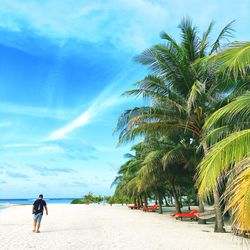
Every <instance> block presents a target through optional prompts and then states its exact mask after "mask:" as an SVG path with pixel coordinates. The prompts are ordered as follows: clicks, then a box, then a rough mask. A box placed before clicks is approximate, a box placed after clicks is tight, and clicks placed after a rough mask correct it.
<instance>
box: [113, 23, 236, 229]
mask: <svg viewBox="0 0 250 250" xmlns="http://www.w3.org/2000/svg"><path fill="white" fill-rule="evenodd" d="M231 25H232V22H231V23H229V24H228V25H227V26H226V27H225V28H223V29H222V31H221V33H220V34H219V36H218V38H217V39H216V40H215V42H214V43H212V44H210V43H209V39H208V38H209V35H210V33H211V31H212V28H213V23H211V24H210V25H209V27H208V29H207V31H206V32H205V33H204V34H203V35H202V37H201V38H200V37H199V35H198V32H197V28H196V27H194V26H193V25H192V23H191V21H190V20H189V19H183V20H182V22H181V24H180V26H179V28H180V29H181V42H180V44H178V43H177V42H176V41H175V40H174V39H173V38H172V37H171V36H170V35H168V34H166V33H162V35H161V38H162V39H163V40H164V41H165V44H162V45H156V46H153V47H152V48H150V49H148V50H146V51H145V52H143V53H142V54H141V55H140V56H138V57H137V58H136V60H137V61H138V62H140V63H141V64H144V65H147V66H148V67H149V69H150V70H151V72H152V74H150V75H148V76H146V77H145V78H144V79H143V80H141V81H139V82H137V83H136V86H137V88H136V89H134V90H131V91H128V92H126V94H127V95H141V96H143V97H144V98H149V99H150V100H151V105H150V106H144V107H140V108H134V109H132V110H128V111H125V112H124V113H123V114H122V115H121V117H120V119H119V121H118V125H117V128H116V130H118V131H120V142H126V141H130V140H133V139H134V138H135V137H136V136H142V135H149V134H158V135H159V134H160V135H167V136H171V135H172V134H176V133H178V134H181V135H182V136H183V138H184V137H186V136H189V139H190V140H192V141H193V144H194V145H196V146H197V145H198V144H202V148H203V154H204V155H206V154H207V152H208V145H207V143H206V141H203V140H202V138H203V137H204V136H205V135H204V131H203V130H202V127H203V124H204V122H205V119H206V117H207V116H209V115H210V114H211V113H213V112H214V111H215V110H217V109H218V108H219V107H221V106H223V105H225V104H226V103H227V95H226V94H225V93H227V92H229V90H231V91H232V88H235V86H234V85H235V83H234V82H231V81H228V82H227V84H222V81H221V76H218V75H216V74H215V70H216V68H212V67H208V68H206V67H204V61H202V60H200V59H202V58H204V57H205V56H206V55H212V54H213V53H214V52H216V51H218V50H219V49H220V46H221V41H222V39H225V38H227V37H230V36H231V33H232V28H231ZM223 83H224V82H223ZM233 84H234V85H233ZM197 159H199V156H197ZM213 193H214V201H215V202H214V204H215V210H216V227H215V231H218V232H222V231H224V229H223V220H222V212H221V210H220V206H219V193H218V192H217V189H216V188H215V189H214V192H213ZM201 209H202V208H201Z"/></svg>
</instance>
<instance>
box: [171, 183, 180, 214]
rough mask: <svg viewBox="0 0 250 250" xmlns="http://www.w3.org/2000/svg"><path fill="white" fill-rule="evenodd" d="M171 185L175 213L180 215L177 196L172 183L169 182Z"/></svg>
mask: <svg viewBox="0 0 250 250" xmlns="http://www.w3.org/2000/svg"><path fill="white" fill-rule="evenodd" d="M171 185H172V191H173V195H174V205H175V210H176V213H181V206H180V202H179V197H178V194H177V192H176V188H175V184H174V181H172V182H171Z"/></svg>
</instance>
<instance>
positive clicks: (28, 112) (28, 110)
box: [0, 102, 72, 127]
mask: <svg viewBox="0 0 250 250" xmlns="http://www.w3.org/2000/svg"><path fill="white" fill-rule="evenodd" d="M0 113H7V114H15V115H24V116H34V117H41V118H50V119H59V120H67V119H69V118H70V117H71V116H72V112H69V111H68V112H67V111H64V110H56V109H49V108H43V107H34V106H22V105H15V104H10V103H3V102H1V103H0ZM1 125H2V126H11V125H12V123H11V122H3V123H2V124H1V122H0V127H2V126H1Z"/></svg>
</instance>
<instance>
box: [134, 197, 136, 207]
mask: <svg viewBox="0 0 250 250" xmlns="http://www.w3.org/2000/svg"><path fill="white" fill-rule="evenodd" d="M134 205H135V206H137V201H136V198H135V197H134Z"/></svg>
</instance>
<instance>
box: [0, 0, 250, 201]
mask: <svg viewBox="0 0 250 250" xmlns="http://www.w3.org/2000/svg"><path fill="white" fill-rule="evenodd" d="M249 6H250V0H241V1H226V0H223V1H215V0H210V1H206V2H205V1H198V0H197V1H195V0H165V1H163V0H162V1H161V0H159V1H146V0H145V1H143V0H133V1H132V0H131V1H130V0H126V1H125V0H115V1H114V0H106V1H93V0H85V1H80V0H79V1H69V0H65V1H59V0H48V1H46V0H37V1H31V0H29V1H28V0H27V1H25V0H22V1H21V0H19V1H17V0H11V1H9V0H6V1H5V0H0V138H1V140H0V175H1V178H0V198H21V197H35V196H37V194H38V193H44V195H45V196H47V197H79V196H81V195H82V194H84V193H86V192H88V191H92V192H94V193H96V194H111V193H112V190H110V184H111V182H112V180H113V179H114V177H115V175H116V171H117V169H118V168H119V166H120V165H121V164H122V163H123V161H124V158H123V155H124V154H125V153H126V152H127V151H128V150H129V145H124V146H120V147H118V148H117V147H116V146H117V136H113V135H112V133H113V130H114V127H115V124H116V121H117V118H118V116H119V114H120V113H121V112H122V111H123V110H125V109H127V108H129V107H133V106H135V105H140V103H141V101H140V100H133V99H128V98H123V97H121V96H120V95H121V93H122V92H123V91H124V90H126V89H130V88H131V87H132V85H133V83H134V82H135V81H137V80H139V79H141V78H142V77H143V76H144V75H145V73H146V71H145V69H144V68H143V67H142V66H140V65H136V64H135V63H134V62H133V60H132V58H133V57H134V56H135V55H137V54H138V53H140V52H141V51H143V50H144V49H145V48H147V47H149V46H151V45H153V44H154V43H158V42H159V41H160V40H159V34H160V32H161V31H163V30H164V31H166V32H168V33H170V34H172V35H173V36H177V34H178V30H177V26H178V23H179V22H180V20H181V18H182V17H183V16H190V17H191V18H192V19H193V21H194V23H195V24H196V25H198V26H199V28H200V30H204V29H205V28H206V27H207V26H208V23H209V22H210V21H211V20H214V21H216V27H215V32H216V31H218V30H219V29H220V28H222V27H223V26H224V25H225V24H227V23H228V22H229V21H231V20H233V19H236V23H235V29H236V30H237V32H236V34H235V40H249V34H248V30H249V29H248V24H249V21H250V17H249V12H248V9H249ZM236 38H237V39H236Z"/></svg>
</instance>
